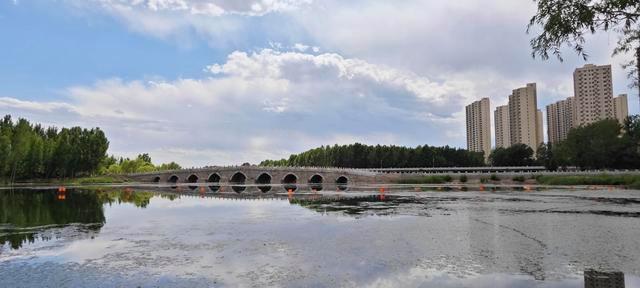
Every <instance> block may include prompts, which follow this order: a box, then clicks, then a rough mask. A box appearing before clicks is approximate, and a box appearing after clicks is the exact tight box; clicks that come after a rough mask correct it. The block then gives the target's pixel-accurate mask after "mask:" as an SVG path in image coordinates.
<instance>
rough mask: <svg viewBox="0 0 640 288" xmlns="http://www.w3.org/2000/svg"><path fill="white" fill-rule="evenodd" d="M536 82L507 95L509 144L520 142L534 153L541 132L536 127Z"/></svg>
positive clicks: (537, 117)
mask: <svg viewBox="0 0 640 288" xmlns="http://www.w3.org/2000/svg"><path fill="white" fill-rule="evenodd" d="M537 103H538V100H537V91H536V84H535V83H529V84H527V86H525V87H522V88H518V89H515V90H513V93H512V94H511V95H509V105H508V106H509V133H510V139H511V140H510V143H509V144H511V145H514V144H518V143H522V144H526V145H527V146H529V147H531V149H533V152H534V153H535V152H536V150H537V149H538V145H539V144H540V143H542V140H540V139H539V138H542V137H541V135H539V134H542V133H541V132H540V131H541V130H539V129H538V123H539V120H542V117H541V116H539V115H538V111H539V110H538V108H537V105H538V104H537Z"/></svg>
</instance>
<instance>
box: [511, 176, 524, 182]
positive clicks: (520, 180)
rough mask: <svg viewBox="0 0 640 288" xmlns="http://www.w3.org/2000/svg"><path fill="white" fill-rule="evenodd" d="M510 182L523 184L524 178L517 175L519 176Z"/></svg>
mask: <svg viewBox="0 0 640 288" xmlns="http://www.w3.org/2000/svg"><path fill="white" fill-rule="evenodd" d="M512 180H513V181H515V182H524V180H525V179H524V176H522V175H519V176H515V177H513V179H512Z"/></svg>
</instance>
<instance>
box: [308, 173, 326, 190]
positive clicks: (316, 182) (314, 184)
mask: <svg viewBox="0 0 640 288" xmlns="http://www.w3.org/2000/svg"><path fill="white" fill-rule="evenodd" d="M323 181H324V178H323V177H322V175H320V174H315V175H313V176H311V178H309V188H310V189H311V190H312V191H322V182H323Z"/></svg>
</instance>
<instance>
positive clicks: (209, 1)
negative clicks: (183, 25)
mask: <svg viewBox="0 0 640 288" xmlns="http://www.w3.org/2000/svg"><path fill="white" fill-rule="evenodd" d="M92 1H93V2H95V3H97V4H99V5H100V6H102V7H104V8H106V9H115V10H123V9H126V10H132V11H135V10H138V11H144V10H147V11H153V12H178V13H182V14H187V15H189V14H190V15H205V16H213V17H217V16H222V15H225V14H239V15H246V16H262V15H265V14H267V13H272V12H281V11H290V10H294V9H297V8H299V7H300V6H303V5H306V4H309V3H311V0H92Z"/></svg>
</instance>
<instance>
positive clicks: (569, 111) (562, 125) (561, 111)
mask: <svg viewBox="0 0 640 288" xmlns="http://www.w3.org/2000/svg"><path fill="white" fill-rule="evenodd" d="M573 110H574V107H573V97H569V98H567V99H565V100H562V101H558V102H556V103H553V104H550V105H547V136H548V138H549V139H548V141H549V142H551V144H556V143H558V142H560V141H562V140H564V139H567V135H568V134H569V130H571V128H573Z"/></svg>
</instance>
